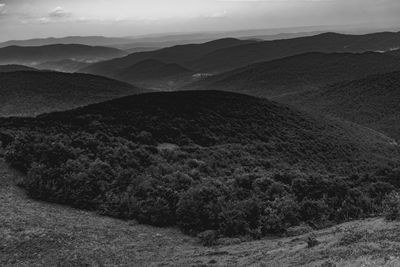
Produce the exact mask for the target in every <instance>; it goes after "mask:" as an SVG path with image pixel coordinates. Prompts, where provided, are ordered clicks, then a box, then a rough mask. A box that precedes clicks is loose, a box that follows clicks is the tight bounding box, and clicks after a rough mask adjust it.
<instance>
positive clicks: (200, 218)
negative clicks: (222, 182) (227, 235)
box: [176, 183, 225, 232]
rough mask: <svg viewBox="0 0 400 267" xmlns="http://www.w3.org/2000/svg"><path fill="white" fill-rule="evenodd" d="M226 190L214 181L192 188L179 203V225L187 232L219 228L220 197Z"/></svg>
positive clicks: (177, 212) (177, 211)
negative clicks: (213, 182)
mask: <svg viewBox="0 0 400 267" xmlns="http://www.w3.org/2000/svg"><path fill="white" fill-rule="evenodd" d="M224 196H225V192H224V191H223V190H221V189H220V188H218V187H217V186H215V185H214V184H212V183H206V184H202V185H198V186H196V187H193V188H190V189H189V190H188V191H186V192H184V193H183V194H182V196H181V198H180V200H179V202H178V204H177V210H176V215H177V221H178V225H179V226H180V227H181V228H182V229H183V230H184V231H186V232H202V231H205V230H210V229H212V230H217V229H218V228H219V214H220V213H221V210H222V207H221V202H220V199H221V198H223V197H224Z"/></svg>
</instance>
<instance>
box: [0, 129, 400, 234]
mask: <svg viewBox="0 0 400 267" xmlns="http://www.w3.org/2000/svg"><path fill="white" fill-rule="evenodd" d="M1 137H2V140H5V142H4V144H5V145H6V146H7V152H6V160H7V161H8V162H9V163H10V164H11V165H12V166H14V167H15V168H18V169H20V170H22V171H24V172H26V173H27V175H26V178H25V179H24V181H23V187H25V189H26V190H27V192H28V193H29V195H30V196H31V197H33V198H36V199H41V200H46V201H52V202H57V203H62V204H67V205H71V206H74V207H77V208H83V209H89V210H95V211H98V212H100V213H101V214H105V215H109V216H114V217H117V218H122V219H136V220H138V221H139V222H140V223H145V224H151V225H156V226H174V225H177V226H178V227H179V228H180V229H182V230H183V231H184V232H185V233H188V234H198V233H201V232H204V231H210V230H211V231H213V233H215V234H216V235H217V236H228V237H233V236H243V235H247V236H251V237H253V238H260V237H262V236H265V235H268V234H280V233H283V232H284V231H285V230H286V229H288V228H289V227H292V226H296V225H300V224H304V223H305V224H308V225H311V226H312V227H315V228H319V227H324V226H327V225H330V224H332V223H338V222H343V221H347V220H351V219H358V218H363V217H366V216H370V215H373V214H377V213H379V212H381V203H382V200H383V198H384V197H385V196H386V195H387V194H389V193H390V192H392V191H395V190H396V189H398V188H399V187H400V179H399V178H400V177H399V176H400V170H391V171H389V170H381V171H379V172H377V173H375V174H374V175H351V176H348V177H342V176H337V175H321V174H314V175H313V174H306V173H302V172H300V171H288V172H280V171H277V170H276V169H274V168H272V166H271V163H269V162H266V161H264V162H263V161H262V160H261V159H254V158H250V156H249V155H248V154H247V152H246V150H243V149H242V148H243V147H241V148H240V149H238V148H236V147H235V145H225V146H215V147H208V148H205V147H200V146H195V145H188V146H180V147H178V146H176V145H171V144H164V145H157V144H155V143H153V141H152V136H151V133H148V132H140V133H138V134H136V135H135V136H133V139H135V140H137V141H136V142H132V141H129V140H127V139H125V138H121V137H113V136H109V135H107V134H104V133H101V132H98V133H88V132H84V131H81V132H71V133H70V134H65V133H64V134H62V133H59V134H53V135H50V134H44V133H42V132H39V131H37V132H35V131H20V130H16V131H12V132H8V133H3V134H2V135H1ZM11 140H12V141H11ZM4 144H3V145H4ZM258 146H261V145H260V144H258ZM254 147H256V145H254V144H253V145H250V144H249V148H248V149H249V150H252V149H254ZM255 166H257V167H255Z"/></svg>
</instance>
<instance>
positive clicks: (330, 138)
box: [38, 91, 391, 169]
mask: <svg viewBox="0 0 400 267" xmlns="http://www.w3.org/2000/svg"><path fill="white" fill-rule="evenodd" d="M93 118H96V121H97V122H98V123H99V125H107V128H109V129H110V132H109V134H112V135H117V136H123V137H125V138H128V139H130V136H134V135H135V133H137V134H139V133H140V132H142V131H147V132H149V133H150V134H151V135H152V136H153V138H154V140H155V141H156V142H157V143H173V144H185V143H194V144H197V145H201V146H214V145H224V144H234V143H239V144H242V145H247V144H250V143H254V142H256V143H257V142H261V143H266V144H270V145H271V146H272V147H271V148H270V151H269V155H268V158H271V160H274V161H280V160H283V155H286V157H289V158H292V157H293V158H292V160H294V161H293V162H292V161H291V160H289V161H287V162H286V160H283V161H284V162H285V164H294V165H296V164H299V166H302V167H305V166H307V165H308V166H312V165H313V164H316V165H317V166H318V168H316V169H319V168H328V169H331V167H333V166H336V167H338V166H341V167H343V168H347V167H350V168H357V166H358V163H357V162H358V161H361V159H362V158H364V156H365V155H366V154H364V153H367V154H368V153H369V152H371V151H373V149H371V147H373V146H374V145H373V144H376V143H381V142H382V143H383V144H384V143H386V145H387V147H391V145H390V142H391V141H390V139H387V138H384V137H381V136H380V135H377V136H375V135H376V134H375V133H373V132H370V133H369V132H368V130H365V129H363V128H362V127H360V128H358V127H357V126H350V125H347V124H346V123H343V124H342V123H340V122H335V121H330V120H325V119H323V118H315V117H313V116H309V115H307V114H305V113H301V112H297V111H295V110H292V109H290V108H287V107H285V106H282V105H280V104H277V103H274V102H270V101H268V100H265V99H258V98H254V97H250V96H245V95H240V94H233V93H228V92H218V91H191V92H173V93H152V94H143V95H139V96H130V97H126V98H121V99H116V100H112V101H109V102H104V103H100V104H95V105H90V106H88V107H84V108H80V109H76V110H73V111H67V112H62V113H52V114H49V115H43V116H40V117H39V119H38V122H39V123H41V122H46V123H50V125H52V124H53V123H54V124H56V125H57V124H58V123H61V124H62V125H69V126H68V127H71V129H75V127H78V126H79V127H80V125H89V124H91V122H92V121H93ZM126 134H128V135H126ZM363 135H364V136H363ZM386 145H383V147H385V146H386ZM321 148H323V151H320V149H321ZM389 150H390V149H389ZM367 151H369V152H367ZM320 152H321V153H320ZM297 153H299V154H298V156H296V157H294V155H295V154H297ZM389 154H390V153H389ZM389 154H388V155H389ZM368 157H369V158H373V156H372V155H369V156H368ZM368 157H367V158H368ZM278 159H279V160H278ZM295 162H296V163H295ZM281 163H283V162H281ZM281 163H280V164H281ZM303 164H304V165H303ZM342 164H343V165H342ZM322 166H323V167H322ZM344 166H346V167H344Z"/></svg>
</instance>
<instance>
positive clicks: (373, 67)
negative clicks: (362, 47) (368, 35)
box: [183, 52, 400, 97]
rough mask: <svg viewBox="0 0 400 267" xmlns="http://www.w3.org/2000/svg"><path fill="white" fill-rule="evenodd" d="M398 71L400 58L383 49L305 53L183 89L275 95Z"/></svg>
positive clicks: (236, 71)
mask: <svg viewBox="0 0 400 267" xmlns="http://www.w3.org/2000/svg"><path fill="white" fill-rule="evenodd" d="M396 70H398V71H400V60H399V59H398V58H396V57H393V56H390V55H386V54H383V53H374V52H366V53H361V54H354V53H331V54H326V53H315V52H314V53H307V54H301V55H296V56H291V57H287V58H283V59H277V60H273V61H268V62H263V63H256V64H253V65H250V66H247V67H244V68H239V69H236V70H233V71H229V72H226V73H222V74H219V75H214V76H211V77H208V78H205V79H203V80H200V81H198V82H194V83H192V84H189V85H186V86H184V87H183V89H191V90H223V91H233V92H237V93H246V94H250V95H255V96H262V97H277V96H280V95H285V94H291V93H295V92H299V91H304V90H310V89H317V88H319V87H321V86H324V85H326V84H329V83H334V82H340V81H345V80H354V79H359V78H363V77H366V76H368V75H372V74H377V73H385V72H391V71H396Z"/></svg>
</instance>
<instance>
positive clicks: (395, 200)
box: [383, 191, 400, 221]
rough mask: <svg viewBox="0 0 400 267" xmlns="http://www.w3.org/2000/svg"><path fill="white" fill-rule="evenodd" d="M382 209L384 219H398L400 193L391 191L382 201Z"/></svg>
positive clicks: (399, 215)
mask: <svg viewBox="0 0 400 267" xmlns="http://www.w3.org/2000/svg"><path fill="white" fill-rule="evenodd" d="M383 211H384V215H385V217H386V219H388V220H391V221H393V220H400V193H399V192H394V191H393V192H391V193H390V194H388V195H387V196H386V197H385V199H384V201H383Z"/></svg>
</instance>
